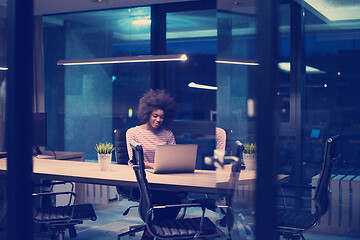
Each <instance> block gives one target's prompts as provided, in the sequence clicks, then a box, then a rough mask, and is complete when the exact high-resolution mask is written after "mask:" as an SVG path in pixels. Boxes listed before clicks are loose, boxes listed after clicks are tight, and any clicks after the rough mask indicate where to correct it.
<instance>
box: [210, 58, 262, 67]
mask: <svg viewBox="0 0 360 240" xmlns="http://www.w3.org/2000/svg"><path fill="white" fill-rule="evenodd" d="M215 62H217V63H226V64H238V65H247V66H257V65H259V63H257V62H255V61H253V60H247V59H246V60H245V59H234V58H217V59H216V61H215Z"/></svg>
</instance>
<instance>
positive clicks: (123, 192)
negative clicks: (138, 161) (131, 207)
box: [114, 129, 140, 202]
mask: <svg viewBox="0 0 360 240" xmlns="http://www.w3.org/2000/svg"><path fill="white" fill-rule="evenodd" d="M126 131H127V130H126V129H115V130H114V145H115V159H116V163H117V164H124V165H125V164H126V165H127V164H128V161H129V154H128V150H127V144H126ZM116 190H117V192H118V194H119V195H120V196H122V197H123V198H127V199H128V200H129V201H134V202H138V201H139V199H140V193H139V190H138V189H137V188H133V187H124V186H116Z"/></svg>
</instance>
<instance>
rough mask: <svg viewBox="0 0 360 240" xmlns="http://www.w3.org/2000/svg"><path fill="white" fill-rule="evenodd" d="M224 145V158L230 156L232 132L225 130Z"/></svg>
mask: <svg viewBox="0 0 360 240" xmlns="http://www.w3.org/2000/svg"><path fill="white" fill-rule="evenodd" d="M225 133H226V144H225V156H232V130H231V129H225Z"/></svg>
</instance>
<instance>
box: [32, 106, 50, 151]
mask: <svg viewBox="0 0 360 240" xmlns="http://www.w3.org/2000/svg"><path fill="white" fill-rule="evenodd" d="M32 120H33V123H32V124H33V139H32V140H33V146H34V149H35V151H36V153H37V154H41V151H40V149H39V147H40V146H41V147H46V146H47V131H46V113H33V116H32Z"/></svg>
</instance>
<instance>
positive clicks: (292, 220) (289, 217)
mask: <svg viewBox="0 0 360 240" xmlns="http://www.w3.org/2000/svg"><path fill="white" fill-rule="evenodd" d="M338 139H339V136H338V135H337V136H334V137H331V138H328V139H327V140H326V143H325V153H324V158H323V164H322V169H321V172H320V177H319V180H318V184H317V186H316V187H310V186H309V187H307V188H311V189H315V195H314V197H313V198H312V199H311V200H312V201H313V202H314V206H315V212H311V211H310V210H309V211H303V210H298V209H293V210H289V209H287V208H286V205H285V206H284V207H285V208H283V209H279V211H278V214H277V218H278V227H277V231H278V234H279V236H283V237H284V238H285V239H299V238H300V237H301V238H302V239H305V238H304V236H303V232H304V231H306V230H308V229H310V228H312V227H314V226H315V225H316V224H317V223H318V221H319V219H320V217H321V216H322V215H324V214H325V213H326V212H327V210H328V206H329V183H330V177H331V171H332V169H333V164H334V161H335V160H336V159H337V158H338V157H339V156H336V155H335V151H336V145H337V142H338ZM287 187H302V186H291V185H287ZM303 188H305V187H303ZM280 197H284V198H295V199H304V198H297V197H295V196H291V195H290V196H289V195H281V196H280ZM284 203H286V202H284Z"/></svg>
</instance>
